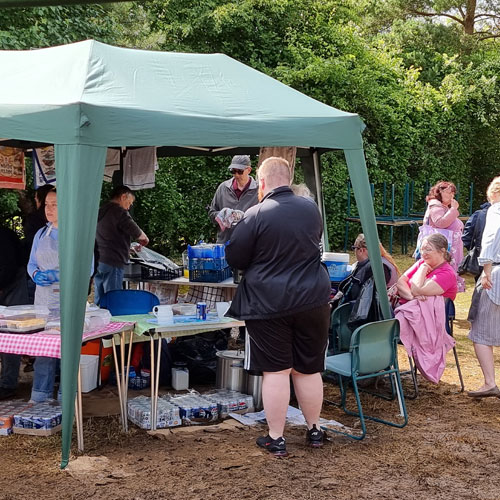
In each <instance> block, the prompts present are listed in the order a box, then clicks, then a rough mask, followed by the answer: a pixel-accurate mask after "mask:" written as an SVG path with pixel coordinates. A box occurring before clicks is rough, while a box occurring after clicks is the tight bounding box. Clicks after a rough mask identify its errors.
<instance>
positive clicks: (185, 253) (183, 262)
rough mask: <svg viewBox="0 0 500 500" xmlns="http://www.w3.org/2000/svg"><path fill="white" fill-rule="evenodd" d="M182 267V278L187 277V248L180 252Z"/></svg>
mask: <svg viewBox="0 0 500 500" xmlns="http://www.w3.org/2000/svg"><path fill="white" fill-rule="evenodd" d="M182 267H183V268H184V278H187V279H189V257H188V252H187V250H184V252H182Z"/></svg>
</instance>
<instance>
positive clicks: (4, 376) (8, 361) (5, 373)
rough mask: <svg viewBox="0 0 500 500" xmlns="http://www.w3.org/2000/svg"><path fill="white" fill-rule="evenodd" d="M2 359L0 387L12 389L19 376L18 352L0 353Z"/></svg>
mask: <svg viewBox="0 0 500 500" xmlns="http://www.w3.org/2000/svg"><path fill="white" fill-rule="evenodd" d="M0 359H1V361H2V372H1V375H0V387H1V388H2V389H9V390H14V389H16V388H17V380H18V378H19V366H20V365H21V356H19V354H5V353H2V354H1V355H0Z"/></svg>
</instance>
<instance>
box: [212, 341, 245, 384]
mask: <svg viewBox="0 0 500 500" xmlns="http://www.w3.org/2000/svg"><path fill="white" fill-rule="evenodd" d="M244 358H245V352H244V351H219V352H218V353H217V375H216V379H215V384H216V387H217V389H229V390H232V391H239V392H246V389H247V372H246V370H245V369H244V368H243V361H244Z"/></svg>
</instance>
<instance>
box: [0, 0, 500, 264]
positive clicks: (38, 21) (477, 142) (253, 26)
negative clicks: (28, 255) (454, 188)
mask: <svg viewBox="0 0 500 500" xmlns="http://www.w3.org/2000/svg"><path fill="white" fill-rule="evenodd" d="M458 6H462V7H463V6H465V2H460V1H457V0H411V1H410V2H408V1H403V0H358V1H354V0H323V1H321V0H196V1H195V0H155V1H152V2H132V3H130V4H118V5H106V6H96V5H92V6H83V7H81V6H80V7H58V8H38V9H4V10H3V11H2V14H3V17H2V19H0V48H31V47H40V46H46V45H54V44H60V43H66V42H69V41H75V40H79V39H83V38H97V39H99V40H102V41H106V42H111V43H113V42H114V43H117V44H120V45H125V46H134V47H140V48H149V49H160V50H171V51H185V52H202V53H212V52H223V53H225V54H227V55H229V56H231V57H234V58H236V59H237V60H239V61H241V62H243V63H245V64H248V65H250V66H252V67H254V68H256V69H258V70H260V71H263V72H265V73H266V74H268V75H270V76H273V77H274V78H277V79H279V80H280V81H282V82H283V83H286V84H287V85H290V86H292V87H294V88H295V89H297V90H299V91H301V92H304V93H305V94H307V95H309V96H311V97H313V98H315V99H318V100H319V101H322V102H324V103H326V104H328V105H331V106H334V107H337V108H340V109H343V110H346V111H351V112H355V113H358V114H359V115H360V116H361V117H362V118H363V120H364V122H365V123H366V126H367V127H366V130H365V132H364V148H365V155H366V161H367V166H368V171H369V177H370V181H371V182H373V183H375V185H376V186H377V188H376V189H377V190H380V189H381V185H382V183H384V182H385V183H387V185H390V184H392V183H396V184H398V186H399V188H398V190H397V208H398V209H399V211H401V209H402V186H403V185H404V183H405V182H409V181H414V182H415V183H416V184H417V185H418V186H420V188H419V189H420V191H419V193H421V194H420V195H419V196H420V197H421V198H423V186H424V184H425V183H426V182H430V183H433V182H436V181H437V180H439V179H450V180H452V181H454V182H455V183H459V184H460V185H461V187H462V192H463V191H464V189H465V186H467V185H468V184H469V182H470V181H473V182H474V183H475V185H476V204H477V203H479V201H482V200H483V198H484V195H483V193H484V189H485V188H486V185H487V184H488V182H489V181H490V179H491V177H493V176H494V175H497V174H498V158H499V157H500V126H499V125H500V109H499V108H500V83H499V81H498V75H499V74H500V52H499V51H498V43H497V42H496V41H495V40H494V39H488V40H482V41H479V37H474V36H465V35H464V29H463V26H462V25H461V24H459V23H457V22H456V21H453V20H452V19H450V18H448V21H446V22H443V18H440V19H438V18H430V17H429V18H427V17H416V16H415V15H414V14H411V13H410V10H409V9H410V8H412V9H413V10H415V9H417V8H419V9H435V10H440V11H442V12H444V13H446V14H453V12H454V10H453V9H454V8H455V7H458ZM498 10H499V9H498V2H493V1H489V0H484V1H478V2H477V12H486V13H487V12H492V13H497V14H498V13H499V12H498ZM464 12H465V11H464ZM481 29H482V28H481ZM492 29H493V28H492ZM227 164H228V158H227V157H224V158H169V159H165V160H162V161H161V168H160V170H159V172H158V175H157V183H156V184H157V185H156V188H155V189H154V190H147V191H141V192H139V193H138V194H137V202H136V206H135V213H134V217H135V218H136V219H137V220H138V222H139V224H140V225H141V227H143V229H144V230H145V231H146V233H147V234H148V236H150V238H151V242H152V246H153V247H154V248H156V249H158V250H159V251H161V252H162V253H165V254H166V255H169V254H177V253H179V252H181V251H182V250H183V249H184V248H185V245H186V244H187V243H194V242H195V241H196V240H198V239H199V238H200V237H204V238H205V239H206V240H211V239H212V240H213V238H214V237H215V226H214V225H213V224H212V223H211V222H210V220H209V218H208V215H207V212H206V210H205V207H206V205H208V204H209V203H210V201H211V199H212V196H213V194H214V192H215V189H216V188H217V185H218V184H219V183H220V182H221V181H223V180H224V179H226V178H227V177H228V172H227ZM323 164H324V169H323V190H324V199H325V208H326V213H327V220H328V230H329V236H330V243H331V244H332V246H333V247H337V248H338V247H340V246H341V244H342V243H343V237H344V215H345V211H346V204H347V199H346V197H347V190H346V186H347V182H348V172H347V168H346V165H345V161H344V158H343V154H342V153H341V152H332V153H328V154H327V155H324V156H323ZM300 175H301V172H300V168H298V169H297V178H300ZM106 187H107V186H106ZM104 191H106V190H104ZM12 200H13V198H12V197H11V196H10V195H9V197H8V201H4V197H3V195H2V196H1V197H0V211H1V210H6V211H8V210H10V209H14V205H13V201H12ZM462 200H463V198H462V199H461V200H460V201H461V206H464V204H463V201H462ZM381 203H382V202H381V199H380V197H379V196H377V197H376V199H375V208H376V211H379V212H380V211H381V210H382V205H381ZM420 203H423V201H422V200H420ZM416 205H419V203H416ZM419 207H422V205H421V204H420V205H419Z"/></svg>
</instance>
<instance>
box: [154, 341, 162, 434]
mask: <svg viewBox="0 0 500 500" xmlns="http://www.w3.org/2000/svg"><path fill="white" fill-rule="evenodd" d="M160 364H161V335H158V352H157V357H156V380H155V414H154V421H155V429H156V427H157V424H158V388H159V385H160Z"/></svg>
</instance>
